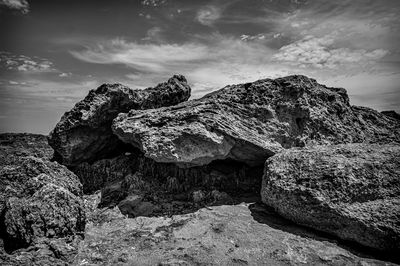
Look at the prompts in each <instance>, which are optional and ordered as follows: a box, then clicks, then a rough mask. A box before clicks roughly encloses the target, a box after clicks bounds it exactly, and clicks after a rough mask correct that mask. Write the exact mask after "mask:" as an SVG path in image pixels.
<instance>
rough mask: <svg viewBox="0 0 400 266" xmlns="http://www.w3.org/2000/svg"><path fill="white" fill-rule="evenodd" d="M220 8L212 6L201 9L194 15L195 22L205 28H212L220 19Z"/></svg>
mask: <svg viewBox="0 0 400 266" xmlns="http://www.w3.org/2000/svg"><path fill="white" fill-rule="evenodd" d="M221 12H222V10H221V8H220V7H217V6H213V5H208V6H204V7H202V8H201V9H200V10H199V11H198V12H197V15H196V20H197V21H198V22H200V23H201V24H203V25H205V26H212V25H213V24H214V22H215V21H217V20H218V19H219V18H220V17H221Z"/></svg>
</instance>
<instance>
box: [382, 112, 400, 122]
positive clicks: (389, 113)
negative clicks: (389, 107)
mask: <svg viewBox="0 0 400 266" xmlns="http://www.w3.org/2000/svg"><path fill="white" fill-rule="evenodd" d="M381 113H382V114H384V115H387V116H390V117H393V118H396V119H397V120H400V114H399V113H397V112H395V111H382V112H381Z"/></svg>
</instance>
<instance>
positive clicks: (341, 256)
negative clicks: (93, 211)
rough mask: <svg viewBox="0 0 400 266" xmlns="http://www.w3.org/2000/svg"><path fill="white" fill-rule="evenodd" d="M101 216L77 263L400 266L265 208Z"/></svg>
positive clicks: (105, 213)
mask: <svg viewBox="0 0 400 266" xmlns="http://www.w3.org/2000/svg"><path fill="white" fill-rule="evenodd" d="M101 213H102V216H101V217H100V216H98V217H97V218H98V219H95V220H93V222H90V223H89V224H88V226H87V230H86V233H85V239H84V241H82V242H81V243H80V248H79V254H78V256H77V257H76V260H75V264H76V265H140V266H142V265H395V264H393V263H390V262H384V261H380V260H377V259H372V258H371V257H370V256H371V255H372V254H371V253H369V251H363V250H358V249H353V248H351V247H348V246H343V245H342V244H341V243H337V242H335V241H333V240H331V239H329V238H326V237H325V236H322V235H321V234H318V233H316V232H313V231H311V230H309V229H306V228H304V227H300V226H297V225H295V224H294V223H291V222H290V221H287V220H285V219H283V218H281V217H280V216H278V215H276V214H275V213H274V212H273V211H272V210H270V209H268V208H265V207H264V206H261V205H255V204H252V205H249V204H240V205H233V206H218V207H214V206H213V207H207V208H203V209H200V210H199V211H197V212H194V213H191V214H186V215H174V216H172V217H158V218H156V217H151V218H149V217H137V218H134V219H131V218H124V217H123V216H122V215H121V214H120V213H118V211H117V210H116V209H105V210H101Z"/></svg>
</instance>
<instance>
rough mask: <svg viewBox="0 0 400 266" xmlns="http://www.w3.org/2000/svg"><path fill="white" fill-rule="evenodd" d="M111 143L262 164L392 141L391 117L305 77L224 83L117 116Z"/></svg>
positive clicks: (397, 128)
mask: <svg viewBox="0 0 400 266" xmlns="http://www.w3.org/2000/svg"><path fill="white" fill-rule="evenodd" d="M112 127H113V132H114V134H116V135H117V136H118V138H119V139H121V140H122V141H124V142H125V143H129V144H131V145H133V146H135V147H137V148H139V149H140V150H141V151H142V152H143V153H144V155H145V156H147V157H149V158H151V159H153V160H155V161H156V162H161V163H176V164H178V165H179V166H181V167H193V166H199V165H206V164H209V163H210V162H212V161H215V160H224V159H231V160H236V161H240V162H244V163H246V164H248V165H260V164H261V165H262V164H263V163H264V161H265V159H266V158H268V157H270V156H272V155H274V154H275V153H277V152H279V151H281V150H282V149H285V148H290V147H301V146H305V145H313V144H337V143H352V142H364V141H368V142H388V141H389V142H390V141H400V133H399V132H400V123H399V121H398V120H396V119H394V118H391V117H389V116H386V115H383V114H381V113H379V112H377V111H374V110H372V109H369V108H364V107H354V106H351V105H350V104H349V98H348V96H347V93H346V91H345V90H344V89H341V88H329V87H326V86H324V85H321V84H318V83H317V82H316V81H315V80H314V79H310V78H307V77H305V76H288V77H284V78H279V79H275V80H272V79H264V80H258V81H255V82H253V83H246V84H239V85H232V86H227V87H225V88H223V89H221V90H218V91H216V92H213V93H211V94H208V95H206V96H204V97H203V98H201V99H197V100H192V101H188V102H184V103H181V104H179V105H177V106H172V107H167V108H159V109H152V110H146V111H140V110H131V111H129V112H128V113H125V114H123V113H122V114H119V115H118V117H117V118H116V119H114V122H113V125H112Z"/></svg>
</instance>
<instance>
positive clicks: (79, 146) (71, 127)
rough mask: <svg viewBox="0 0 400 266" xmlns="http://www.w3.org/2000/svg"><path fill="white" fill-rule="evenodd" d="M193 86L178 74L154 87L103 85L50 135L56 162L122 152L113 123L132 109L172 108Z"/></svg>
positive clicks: (69, 114)
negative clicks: (134, 87) (141, 88)
mask: <svg viewBox="0 0 400 266" xmlns="http://www.w3.org/2000/svg"><path fill="white" fill-rule="evenodd" d="M189 97H190V87H189V86H188V85H187V82H186V79H185V77H183V76H181V75H175V76H173V77H172V78H170V79H169V80H168V81H167V82H164V83H160V84H158V85H157V86H155V87H154V88H147V89H145V90H132V89H130V88H128V87H125V86H123V85H121V84H104V85H102V86H100V87H99V88H97V89H96V90H91V91H90V92H89V94H88V95H87V96H86V98H85V99H83V100H82V101H80V102H78V103H77V104H76V105H75V107H74V108H73V109H72V110H71V111H69V112H67V113H65V114H64V115H63V117H62V118H61V120H60V122H59V123H58V124H57V125H56V127H55V128H54V130H53V131H52V132H51V133H50V136H49V144H50V145H51V146H52V147H53V148H54V150H55V157H56V159H57V160H58V161H59V162H61V163H63V164H65V165H68V166H74V165H77V164H79V163H81V162H85V161H92V162H93V161H95V160H97V159H101V158H104V157H107V156H109V155H110V154H112V153H113V152H114V151H118V152H119V149H123V148H121V147H120V146H119V144H120V141H119V140H118V138H116V137H115V136H114V135H113V134H112V131H111V122H112V120H113V119H114V118H115V117H116V116H117V115H118V114H119V113H121V112H128V111H129V110H131V109H141V110H142V109H150V108H158V107H161V106H171V105H175V104H177V103H180V102H183V101H186V100H187V99H188V98H189Z"/></svg>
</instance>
